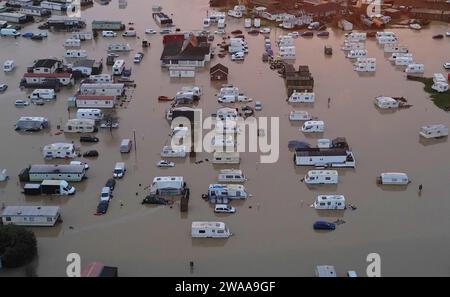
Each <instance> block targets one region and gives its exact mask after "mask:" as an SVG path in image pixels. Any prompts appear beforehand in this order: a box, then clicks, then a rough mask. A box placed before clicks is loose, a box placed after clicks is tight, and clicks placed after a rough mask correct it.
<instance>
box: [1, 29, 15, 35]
mask: <svg viewBox="0 0 450 297" xmlns="http://www.w3.org/2000/svg"><path fill="white" fill-rule="evenodd" d="M0 35H1V36H20V32H18V31H17V30H16V29H1V30H0Z"/></svg>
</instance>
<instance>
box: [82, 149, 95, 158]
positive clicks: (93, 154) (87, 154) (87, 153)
mask: <svg viewBox="0 0 450 297" xmlns="http://www.w3.org/2000/svg"><path fill="white" fill-rule="evenodd" d="M83 157H98V152H97V151H96V150H90V151H87V152H85V153H84V154H83Z"/></svg>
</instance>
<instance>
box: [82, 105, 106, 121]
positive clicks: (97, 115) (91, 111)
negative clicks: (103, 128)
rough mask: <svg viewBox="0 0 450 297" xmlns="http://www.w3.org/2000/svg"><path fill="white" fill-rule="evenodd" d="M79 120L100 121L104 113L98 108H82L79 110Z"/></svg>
mask: <svg viewBox="0 0 450 297" xmlns="http://www.w3.org/2000/svg"><path fill="white" fill-rule="evenodd" d="M77 119H91V120H95V121H100V120H101V119H103V113H102V111H101V110H100V109H98V108H86V109H84V108H80V109H78V110H77Z"/></svg>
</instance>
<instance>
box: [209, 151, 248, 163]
mask: <svg viewBox="0 0 450 297" xmlns="http://www.w3.org/2000/svg"><path fill="white" fill-rule="evenodd" d="M211 162H212V163H213V164H239V163H240V162H241V158H240V157H239V153H238V152H232V153H227V152H214V154H213V159H212V161H211Z"/></svg>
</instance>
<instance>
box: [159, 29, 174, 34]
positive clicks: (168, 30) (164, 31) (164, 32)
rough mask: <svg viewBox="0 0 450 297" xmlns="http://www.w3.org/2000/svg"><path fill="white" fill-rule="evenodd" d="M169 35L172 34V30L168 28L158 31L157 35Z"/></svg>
mask: <svg viewBox="0 0 450 297" xmlns="http://www.w3.org/2000/svg"><path fill="white" fill-rule="evenodd" d="M170 33H172V30H171V29H168V28H166V29H162V30H161V31H159V34H170Z"/></svg>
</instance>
